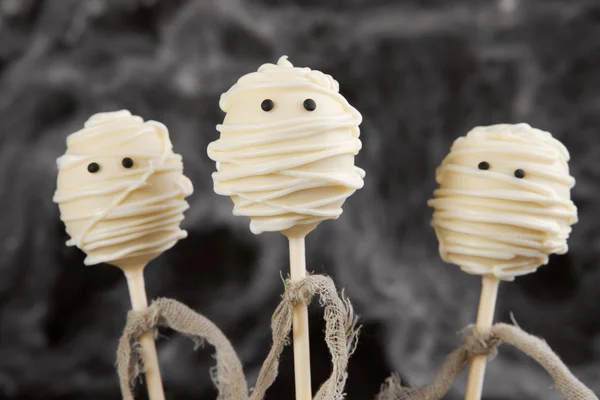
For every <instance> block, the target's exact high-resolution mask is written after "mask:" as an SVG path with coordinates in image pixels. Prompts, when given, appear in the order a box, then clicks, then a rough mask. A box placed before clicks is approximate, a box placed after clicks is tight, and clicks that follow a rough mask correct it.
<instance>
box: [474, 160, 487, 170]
mask: <svg viewBox="0 0 600 400" xmlns="http://www.w3.org/2000/svg"><path fill="white" fill-rule="evenodd" d="M477 168H479V169H483V170H488V169H490V163H489V162H487V161H482V162H480V163H479V165H478V166H477Z"/></svg>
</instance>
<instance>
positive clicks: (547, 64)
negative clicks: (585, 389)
mask: <svg viewBox="0 0 600 400" xmlns="http://www.w3.org/2000/svg"><path fill="white" fill-rule="evenodd" d="M283 54H287V55H288V56H289V57H290V61H291V62H292V63H294V64H296V65H298V66H310V67H312V68H315V69H319V70H322V71H324V72H327V73H330V74H331V75H333V76H334V77H335V78H336V79H337V80H338V81H339V82H340V86H341V91H342V93H343V94H344V95H345V96H346V97H347V98H348V100H349V101H350V103H352V104H353V105H355V106H356V108H357V109H359V110H360V111H361V112H362V114H363V117H364V122H363V124H362V126H361V130H362V136H361V138H362V140H363V150H362V151H361V153H360V155H359V156H358V157H357V164H358V165H360V166H361V167H362V168H364V169H365V170H366V171H367V178H366V181H365V183H366V185H365V188H364V189H362V190H360V191H359V192H357V193H356V194H355V195H354V196H352V197H351V198H350V199H349V200H348V201H347V203H346V204H345V206H344V214H343V215H342V217H341V218H340V219H339V220H337V221H333V222H331V221H330V222H326V223H323V224H322V225H321V226H320V227H319V228H318V229H317V230H316V231H315V232H314V233H312V234H311V235H310V236H309V237H308V240H307V249H308V254H307V260H308V267H309V269H310V270H314V271H316V272H320V273H326V274H329V275H331V276H332V277H333V278H334V279H335V281H336V282H337V283H338V285H339V287H340V288H342V287H343V288H346V293H347V294H348V295H349V297H350V298H351V299H352V301H353V304H354V305H355V308H356V311H357V312H358V313H359V314H360V315H361V316H362V321H363V323H364V330H363V334H362V336H361V340H360V345H359V349H358V351H357V353H356V354H355V355H354V357H353V359H352V361H351V367H350V379H349V382H348V398H349V399H351V400H354V399H358V400H362V399H370V398H372V397H373V396H374V394H375V393H376V392H377V390H378V388H379V385H380V384H381V383H382V382H383V380H384V378H385V377H386V376H388V375H389V374H390V373H391V372H392V371H398V372H399V373H400V375H401V376H402V378H403V379H404V381H405V383H406V384H411V385H419V384H423V383H425V382H426V381H428V380H429V379H431V378H432V376H433V374H434V371H435V369H436V368H437V366H438V365H439V364H440V363H441V362H442V361H443V359H444V357H445V355H446V354H447V353H448V352H449V351H451V350H452V349H453V348H454V347H456V346H457V345H458V343H459V342H458V339H457V336H456V334H455V333H456V332H457V331H459V330H460V329H461V328H462V327H463V326H465V325H466V324H468V323H470V322H472V321H473V320H474V319H475V312H476V304H477V301H478V296H479V279H478V278H477V277H472V276H468V275H466V274H464V273H462V272H461V271H460V270H459V269H458V268H457V267H454V266H449V265H445V264H443V263H442V262H441V260H440V259H439V256H438V253H437V242H436V239H435V236H434V233H433V230H432V228H431V227H430V225H429V220H430V216H431V210H430V209H428V208H427V206H426V200H427V199H428V198H429V197H430V196H431V195H432V191H433V189H434V188H435V182H434V170H435V167H436V166H437V165H438V164H439V162H440V161H441V159H442V158H443V157H444V155H445V154H446V153H447V151H448V149H449V147H450V144H451V143H452V141H453V140H454V139H455V138H456V137H458V136H460V135H463V134H465V133H466V132H467V131H468V130H469V129H470V128H472V127H473V126H476V125H489V124H493V123H501V122H507V123H516V122H528V123H530V124H531V125H533V126H535V127H538V128H541V129H545V130H548V131H550V132H552V133H553V134H554V135H555V136H556V137H557V138H559V139H560V140H562V141H563V142H564V143H565V144H566V145H567V147H568V148H569V149H570V151H571V155H572V159H573V161H572V163H571V168H572V174H573V176H575V177H576V179H577V182H578V183H577V186H576V187H575V189H574V191H573V198H574V201H575V203H576V204H577V206H578V207H579V213H580V222H579V223H578V224H577V225H576V226H575V227H574V231H573V234H572V237H571V240H570V242H569V243H570V252H569V253H568V254H567V255H565V256H560V257H558V256H554V257H552V258H551V263H550V265H548V266H546V267H543V268H541V269H540V270H539V271H538V272H537V273H535V274H532V275H530V276H526V277H523V278H519V279H517V280H516V281H515V282H513V283H507V284H503V285H502V286H501V290H500V298H499V302H498V307H497V320H501V321H508V320H509V312H510V311H513V312H514V313H515V316H516V318H517V320H518V322H519V323H520V324H521V326H522V327H523V328H524V329H526V330H527V331H529V332H531V333H534V334H536V335H540V336H543V337H544V338H546V339H547V340H548V342H549V343H550V345H551V346H553V348H554V349H556V350H557V352H558V353H559V354H560V356H561V357H562V358H563V359H564V360H565V362H566V363H567V364H568V365H569V366H571V367H572V368H573V370H574V372H575V373H576V374H577V375H578V376H579V377H580V378H582V380H584V381H585V382H586V383H587V384H589V385H591V387H592V389H593V390H595V391H600V318H599V315H600V293H599V290H598V287H599V285H600V268H599V267H598V261H597V260H598V255H599V254H598V253H599V252H600V246H599V245H598V243H600V242H599V239H600V219H599V214H598V211H596V210H598V209H599V207H600V196H599V195H600V184H599V183H598V182H599V181H600V180H599V178H600V135H598V127H600V113H598V107H600V56H599V54H600V4H599V3H598V2H597V1H591V0H572V1H555V0H544V1H542V0H530V1H517V0H512V1H507V0H504V1H488V0H485V1H473V0H471V1H467V0H457V1H454V2H448V1H442V0H437V1H436V0H427V1H425V0H422V1H418V0H413V1H393V0H371V1H367V0H329V1H321V0H303V1H295V0H218V1H217V0H213V1H209V0H203V1H200V0H198V1H191V0H189V1H183V0H170V1H166V0H146V1H142V0H129V1H117V0H80V1H75V0H54V1H49V0H48V1H34V0H5V1H1V2H0V398H2V399H11V400H12V399H15V400H16V399H19V400H26V399H32V400H33V399H45V400H59V399H61V400H67V399H69V400H71V399H86V400H94V399H103V400H105V399H118V398H119V391H118V387H117V379H116V374H115V369H114V362H115V350H116V344H117V339H118V336H119V334H120V331H121V329H122V327H123V324H124V322H125V315H126V312H127V310H128V308H129V299H128V295H127V289H126V284H125V280H124V278H123V276H122V274H121V272H120V271H119V270H118V269H116V268H114V267H110V266H106V265H101V266H94V267H84V266H83V263H82V261H83V258H84V257H83V254H82V253H81V252H80V251H78V250H77V249H73V248H66V247H65V246H64V242H65V241H66V239H67V237H66V234H65V233H64V226H63V225H62V223H61V221H60V220H59V215H58V208H57V206H56V205H55V204H53V203H52V195H53V192H54V189H55V179H56V167H55V159H56V157H58V156H59V155H60V154H62V153H63V152H64V149H65V137H66V136H67V135H68V134H69V133H71V132H73V131H75V130H77V129H79V127H81V125H82V123H83V122H84V121H85V119H87V117H89V116H90V115H91V114H93V113H95V112H99V111H110V110H117V109H122V108H127V109H129V110H131V111H132V112H133V113H135V114H138V115H141V116H142V117H144V118H145V119H156V120H159V121H161V122H163V123H165V124H166V125H167V126H168V127H169V129H170V132H171V138H172V141H173V143H174V145H175V150H176V151H177V152H179V153H181V154H182V155H183V157H184V164H185V171H186V175H188V176H189V177H190V178H191V179H192V181H193V183H194V186H195V193H194V195H193V196H192V197H191V198H190V199H189V200H190V205H191V209H190V210H189V211H188V212H187V214H186V216H187V217H186V220H185V222H184V227H185V228H186V229H187V230H188V232H189V237H188V238H187V239H185V240H183V241H181V242H180V243H179V244H178V245H177V246H176V247H175V248H173V249H172V250H171V251H169V252H167V253H166V254H164V255H163V256H162V257H160V258H159V259H158V260H156V261H155V262H153V263H152V264H151V265H150V266H149V267H148V268H147V270H146V276H147V290H148V294H149V296H150V297H157V296H168V297H173V298H176V299H178V300H181V301H184V302H185V303H187V304H188V305H189V306H191V307H193V308H195V309H196V310H198V311H200V312H202V313H203V314H205V315H206V316H208V317H209V318H211V319H212V320H213V321H215V323H217V325H219V326H220V327H221V328H222V329H223V330H224V331H225V332H226V333H227V334H228V336H229V337H230V338H231V340H232V342H233V344H234V346H235V348H236V349H237V351H238V352H239V355H240V357H241V358H242V360H243V362H244V364H245V369H246V372H247V374H248V378H249V381H250V382H252V381H253V380H254V378H255V377H256V374H257V372H258V368H259V366H260V363H261V361H262V359H263V358H264V356H265V355H266V353H267V351H268V348H269V346H270V333H269V330H268V326H269V320H270V316H271V313H272V311H273V310H274V309H275V306H276V304H277V303H278V301H279V296H280V293H281V291H282V282H281V278H280V271H283V273H286V272H287V265H288V259H287V257H288V256H287V244H286V241H285V239H284V238H283V237H281V236H280V235H277V234H263V235H260V236H254V235H252V234H251V233H250V231H249V229H248V221H247V220H246V219H244V218H236V217H233V216H232V215H231V209H232V204H231V202H230V201H229V200H227V199H225V198H222V197H220V196H217V195H215V194H214V193H213V191H212V181H211V179H210V174H211V172H212V171H213V170H214V164H213V163H212V162H211V161H210V160H209V159H208V157H207V155H206V146H207V144H208V143H209V142H210V141H212V140H214V139H215V138H216V137H217V132H216V130H215V125H216V124H217V123H219V122H220V121H221V120H222V118H223V115H222V113H221V112H220V110H219V109H218V105H217V104H218V97H219V95H220V94H221V93H222V92H224V91H225V90H227V89H228V88H229V86H230V85H232V84H233V83H234V82H235V80H236V79H237V78H238V77H240V76H241V75H243V74H245V73H247V72H250V71H254V70H256V68H257V67H258V66H259V65H260V64H262V63H265V62H275V61H276V60H277V58H278V57H279V56H280V55H283ZM311 316H312V318H311V322H312V325H311V340H312V356H313V381H314V383H315V386H317V385H318V384H319V382H320V381H322V380H323V379H324V378H325V376H326V375H327V373H328V371H329V361H328V356H327V350H326V347H325V345H324V344H323V342H322V340H321V339H322V337H323V332H322V331H323V325H322V324H320V322H319V316H320V313H319V310H318V309H317V308H315V309H313V310H312V312H311ZM166 335H167V336H168V337H169V340H161V341H160V343H159V352H160V361H161V367H162V373H163V379H164V382H165V386H166V388H167V397H168V398H169V399H170V400H176V399H192V398H195V399H198V398H201V399H205V398H206V399H210V398H214V397H215V393H214V389H213V388H212V385H211V383H210V379H209V374H208V369H209V367H210V365H212V363H213V360H212V358H211V357H210V349H205V350H202V351H199V352H197V353H193V352H192V345H191V343H190V342H189V341H188V340H187V339H185V338H182V337H178V336H174V335H171V334H169V333H168V332H166ZM550 386H551V382H550V380H549V379H548V378H547V377H546V375H545V374H544V373H543V371H541V369H540V368H539V367H538V366H536V365H535V364H533V363H532V362H531V361H529V360H528V359H526V358H525V357H524V356H522V355H520V354H518V353H516V352H514V351H511V349H509V348H502V349H501V353H500V355H499V357H498V358H497V359H496V360H495V361H494V362H493V363H491V364H490V366H489V368H488V372H487V378H486V385H485V398H486V399H497V400H500V399H516V398H518V399H556V398H558V397H557V395H556V394H555V393H553V392H552V391H551V389H550ZM464 387H465V377H463V379H462V380H461V381H460V382H457V384H456V385H455V388H454V391H453V392H452V393H451V394H450V395H448V396H447V398H449V399H459V398H461V396H462V394H463V392H464ZM139 392H140V398H144V390H143V388H140V390H139ZM292 396H293V363H292V354H291V350H289V349H288V351H287V352H286V353H285V354H284V360H283V363H282V365H281V375H280V378H279V380H278V381H277V383H276V385H275V386H274V387H273V388H272V389H271V391H269V393H268V398H269V399H281V398H287V399H289V398H292Z"/></svg>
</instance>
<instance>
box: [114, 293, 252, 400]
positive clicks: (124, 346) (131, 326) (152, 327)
mask: <svg viewBox="0 0 600 400" xmlns="http://www.w3.org/2000/svg"><path fill="white" fill-rule="evenodd" d="M158 327H169V328H171V329H173V330H175V331H177V332H179V333H182V334H184V335H186V336H188V337H189V338H190V339H192V340H193V341H194V343H195V344H196V346H200V345H201V344H202V343H203V342H204V341H206V342H208V343H210V344H211V345H212V346H214V347H215V349H216V355H215V359H216V361H217V364H216V365H215V366H214V367H213V369H212V370H211V378H212V380H213V382H214V383H215V386H216V387H217V390H218V396H217V399H218V400H246V399H248V385H247V384H246V378H245V376H244V372H243V370H242V363H241V362H240V360H239V358H238V356H237V354H236V353H235V350H234V349H233V346H232V345H231V343H230V342H229V340H228V339H227V338H226V337H225V335H224V334H223V332H221V330H220V329H219V328H217V326H216V325H215V324H214V323H213V322H211V321H210V320H209V319H208V318H206V317H204V316H202V315H200V314H198V313H196V312H195V311H194V310H192V309H191V308H189V307H187V306H186V305H184V304H182V303H180V302H178V301H176V300H172V299H166V298H159V299H157V300H155V301H153V302H152V304H151V305H150V307H148V309H147V310H146V311H145V312H143V313H141V312H136V311H130V312H129V314H128V315H127V325H126V326H125V329H124V331H123V335H122V336H121V339H120V340H119V348H118V350H117V371H118V373H119V381H120V386H121V394H122V396H123V400H133V399H134V397H133V393H132V387H133V386H135V381H136V380H137V378H138V377H139V374H140V373H141V372H142V368H143V367H142V357H141V354H140V347H139V342H138V337H139V336H140V335H141V334H143V333H146V332H155V331H156V329H157V328H158Z"/></svg>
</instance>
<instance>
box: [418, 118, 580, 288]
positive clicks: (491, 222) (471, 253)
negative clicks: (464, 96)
mask: <svg viewBox="0 0 600 400" xmlns="http://www.w3.org/2000/svg"><path fill="white" fill-rule="evenodd" d="M568 161H569V152H568V151H567V149H566V148H565V147H564V146H563V145H562V143H560V142H559V141H558V140H556V139H554V138H553V137H552V135H551V134H550V133H548V132H544V131H541V130H539V129H534V128H532V127H530V126H529V125H527V124H518V125H507V124H502V125H492V126H488V127H477V128H474V129H473V130H471V131H470V132H469V133H468V134H467V135H466V136H465V137H461V138H459V139H457V140H456V141H455V142H454V144H453V145H452V149H451V150H450V153H449V154H448V156H446V158H445V159H444V160H443V162H442V164H441V165H440V167H439V168H438V169H437V173H436V179H437V182H438V183H439V185H440V186H439V189H437V190H436V191H435V199H432V200H430V201H429V203H428V204H429V205H430V206H432V207H433V208H435V212H434V214H433V226H434V228H435V232H436V235H437V237H438V240H439V249H440V254H441V257H442V259H443V260H444V261H446V262H448V263H451V264H455V265H458V266H460V268H461V269H462V270H463V271H465V272H467V273H470V274H476V275H494V276H495V277H497V278H499V279H502V280H513V279H514V277H515V276H519V275H524V274H528V273H531V272H534V271H535V270H536V269H537V268H538V267H539V266H541V265H545V264H547V263H548V256H549V255H550V254H553V253H556V254H564V253H566V252H567V250H568V246H567V238H568V237H569V234H570V232H571V225H572V224H574V223H576V222H577V208H576V207H575V205H574V204H573V202H572V201H571V196H570V189H571V188H572V187H573V186H574V184H575V179H573V177H571V176H570V175H569V166H568V164H567V162H568Z"/></svg>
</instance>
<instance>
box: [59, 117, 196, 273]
mask: <svg viewBox="0 0 600 400" xmlns="http://www.w3.org/2000/svg"><path fill="white" fill-rule="evenodd" d="M124 158H131V160H133V166H131V167H130V168H126V167H125V166H124V165H123V164H122V161H123V159H124ZM90 163H96V164H98V166H99V170H98V171H97V172H89V171H88V165H90ZM57 164H58V182H57V190H56V193H55V196H54V201H55V202H56V203H58V205H59V207H60V212H61V219H62V220H63V222H64V223H65V226H66V229H67V233H68V234H69V235H70V236H71V239H70V240H69V241H68V242H67V245H70V246H77V247H79V248H80V249H81V250H82V251H83V252H85V253H86V254H87V257H86V259H85V264H86V265H93V264H98V263H101V262H106V263H110V264H113V265H116V266H118V267H121V268H129V267H141V266H145V265H146V264H147V263H148V262H149V261H150V260H152V259H153V258H155V257H157V256H158V255H160V254H161V253H162V252H164V251H165V250H167V249H169V248H171V247H172V246H173V245H174V244H175V243H176V242H177V241H178V240H179V239H182V238H184V237H186V236H187V233H186V231H184V230H182V229H181V228H180V227H179V225H180V222H181V221H182V220H183V218H184V217H183V212H184V211H185V210H186V209H187V208H188V203H187V202H186V201H185V200H184V199H185V197H187V196H189V195H190V194H191V193H192V192H193V187H192V184H191V182H190V180H189V179H188V178H187V177H185V176H184V175H183V163H182V159H181V156H180V155H178V154H175V153H173V148H172V144H171V141H170V139H169V132H168V130H167V128H166V127H165V126H164V125H163V124H161V123H160V122H156V121H147V122H144V121H143V120H142V118H140V117H138V116H133V115H131V113H130V112H129V111H126V110H122V111H117V112H109V113H99V114H95V115H93V116H92V117H91V118H90V119H89V120H88V121H87V122H86V123H85V125H84V128H83V129H82V130H80V131H78V132H75V133H73V134H71V135H69V137H68V138H67V151H66V153H65V155H63V156H62V157H60V158H59V159H58V160H57Z"/></svg>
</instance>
